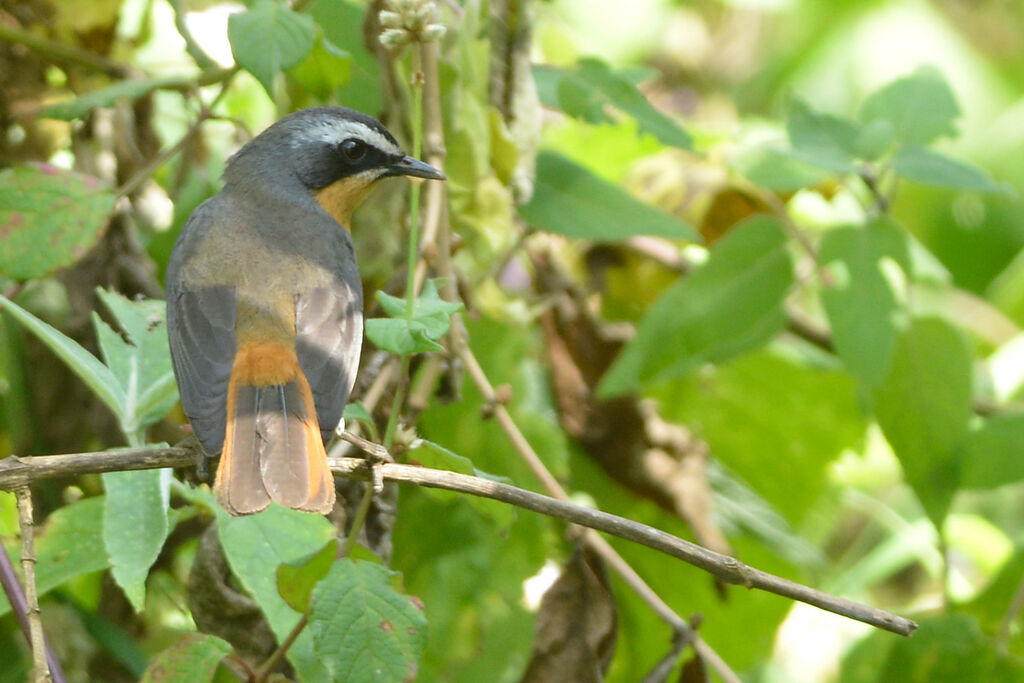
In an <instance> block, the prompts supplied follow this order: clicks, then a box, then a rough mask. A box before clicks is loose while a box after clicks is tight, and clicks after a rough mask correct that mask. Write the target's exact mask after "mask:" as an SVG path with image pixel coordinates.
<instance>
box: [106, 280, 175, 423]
mask: <svg viewBox="0 0 1024 683" xmlns="http://www.w3.org/2000/svg"><path fill="white" fill-rule="evenodd" d="M96 294H97V296H98V297H99V298H100V300H101V301H102V302H103V304H104V305H105V306H106V307H107V308H108V309H109V310H110V312H111V313H112V314H113V315H114V318H115V319H116V320H117V323H118V326H119V327H120V329H121V331H122V332H123V336H122V335H121V334H118V333H117V332H115V331H114V330H112V329H111V328H110V327H109V326H108V325H107V324H106V323H105V322H103V321H102V320H101V319H100V317H99V316H98V315H97V314H96V313H93V325H94V326H95V328H96V336H97V338H98V339H99V343H100V350H101V351H102V352H103V358H104V360H105V361H106V364H107V366H108V367H109V368H110V369H111V371H112V372H113V373H114V376H115V377H116V378H117V380H118V382H119V383H120V385H121V390H122V392H123V393H124V396H125V402H124V406H125V407H124V412H123V414H122V416H121V424H122V428H123V430H124V432H125V434H126V435H135V434H136V433H137V432H138V431H139V430H141V429H142V428H144V427H146V426H148V425H150V424H153V423H154V422H156V421H158V420H160V419H161V418H163V416H164V415H166V414H167V412H168V411H170V410H171V408H173V407H174V404H175V403H176V402H177V400H178V388H177V384H176V383H175V381H174V370H173V368H172V367H171V356H170V353H169V351H168V346H167V327H166V324H165V316H166V306H165V304H164V302H163V301H159V300H156V299H149V300H146V301H129V300H128V299H126V298H125V297H123V296H122V295H120V294H118V293H117V292H110V291H107V290H104V289H102V288H97V289H96ZM131 438H132V436H129V439H131Z"/></svg>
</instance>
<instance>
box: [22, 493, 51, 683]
mask: <svg viewBox="0 0 1024 683" xmlns="http://www.w3.org/2000/svg"><path fill="white" fill-rule="evenodd" d="M14 495H15V496H17V498H18V524H19V526H20V527H21V573H22V575H23V576H24V577H25V603H26V607H27V610H26V611H27V613H28V632H29V642H30V644H31V645H32V679H33V680H34V681H35V683H46V682H47V681H49V680H51V679H50V667H49V665H48V663H47V661H46V641H45V637H44V635H43V619H42V614H41V613H40V611H39V595H38V594H37V593H36V550H35V542H34V539H35V528H34V525H33V522H32V494H31V493H30V492H29V488H28V486H20V487H18V488H17V489H16V490H15V491H14Z"/></svg>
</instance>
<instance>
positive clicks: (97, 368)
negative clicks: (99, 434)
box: [0, 296, 125, 418]
mask: <svg viewBox="0 0 1024 683" xmlns="http://www.w3.org/2000/svg"><path fill="white" fill-rule="evenodd" d="M0 302H3V306H4V310H6V311H7V312H8V313H9V314H10V315H11V316H12V317H13V318H15V319H16V320H17V321H18V322H20V323H21V324H22V325H24V326H25V327H26V328H27V329H28V330H29V331H30V332H31V333H32V334H34V335H36V336H37V337H39V340H40V341H42V342H43V344H45V345H46V346H47V347H49V349H50V350H51V351H53V352H54V353H55V354H56V355H57V357H58V358H60V359H61V360H62V361H64V362H65V363H66V364H67V366H68V367H69V368H71V370H72V371H73V372H74V373H75V374H76V375H78V376H79V377H80V378H81V380H82V381H83V382H85V383H86V385H87V386H88V387H89V388H90V389H91V390H92V392H93V393H94V394H95V395H96V396H97V397H98V398H99V399H100V400H101V401H103V403H104V404H105V405H106V406H107V407H108V408H110V410H111V412H113V413H114V414H115V415H117V416H118V417H119V418H120V417H121V416H122V415H123V414H124V404H125V396H124V391H123V390H122V389H121V384H120V383H119V382H118V381H117V378H116V377H115V376H114V373H112V372H111V371H110V368H108V367H107V366H106V365H104V364H103V363H101V362H99V360H97V359H96V357H95V356H93V355H92V354H91V353H89V352H88V351H86V350H85V349H83V348H82V347H81V346H79V345H78V342H76V341H75V340H74V339H71V338H70V337H68V336H67V335H65V334H63V333H62V332H60V331H59V330H57V329H56V328H54V327H53V326H51V325H48V324H47V323H45V322H43V321H42V320H40V319H39V318H37V317H35V316H34V315H32V314H31V313H29V312H28V311H26V310H25V309H24V308H22V307H20V306H18V305H17V304H15V303H14V302H13V301H11V300H9V299H6V298H4V297H3V296H0Z"/></svg>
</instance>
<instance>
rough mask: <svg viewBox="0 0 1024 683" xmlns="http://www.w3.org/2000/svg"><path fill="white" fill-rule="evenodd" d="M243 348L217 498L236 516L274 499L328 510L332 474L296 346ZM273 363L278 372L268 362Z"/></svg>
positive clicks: (231, 387)
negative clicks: (292, 349) (265, 349)
mask: <svg viewBox="0 0 1024 683" xmlns="http://www.w3.org/2000/svg"><path fill="white" fill-rule="evenodd" d="M264 346H269V345H264ZM243 350H244V349H243ZM243 350H240V352H239V354H238V357H237V358H236V360H235V366H234V368H233V369H232V372H231V381H230V383H229V385H228V402H227V403H228V415H227V430H226V434H225V439H224V449H223V451H222V453H221V462H220V467H219V469H218V471H217V479H216V482H215V483H214V490H215V491H216V493H217V498H218V500H219V501H220V502H221V504H222V505H223V506H224V508H225V509H227V511H228V512H230V513H231V514H233V515H246V514H251V513H254V512H259V511H260V510H263V509H264V508H266V507H267V506H268V505H269V504H270V501H274V502H275V503H278V504H280V505H284V506H285V507H290V508H293V509H297V510H305V511H307V512H317V513H321V514H322V513H326V512H329V511H330V509H331V508H332V507H333V506H334V478H333V476H332V474H331V471H330V468H329V467H328V465H327V452H326V451H325V449H324V443H323V439H322V437H321V434H320V426H319V424H318V422H317V416H316V407H315V405H314V403H313V394H312V391H311V390H310V387H309V383H308V382H307V381H306V378H305V376H304V375H303V374H302V371H301V369H300V368H299V365H298V360H297V359H296V357H295V354H294V352H291V353H290V354H288V353H281V351H282V348H281V347H280V346H276V345H275V346H274V347H273V348H272V349H270V353H260V352H259V351H260V349H258V348H257V349H248V350H244V351H246V352H245V353H243ZM273 364H278V366H279V367H278V369H277V371H276V372H271V371H270V370H271V369H272V368H271V367H268V365H273ZM253 368H256V369H257V371H253V370H252V369H253ZM275 379H276V380H277V381H274V380H275ZM268 382H270V383H268Z"/></svg>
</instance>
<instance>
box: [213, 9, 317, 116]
mask: <svg viewBox="0 0 1024 683" xmlns="http://www.w3.org/2000/svg"><path fill="white" fill-rule="evenodd" d="M228 40H229V41H230V42H231V53H232V54H233V55H234V56H235V61H237V62H238V64H239V66H241V67H243V68H244V69H245V70H246V71H248V72H249V73H251V74H252V75H253V76H255V77H256V79H257V80H258V81H259V82H260V83H262V84H263V87H264V88H265V89H266V91H267V94H268V95H270V97H271V98H273V97H274V79H275V77H276V76H277V74H278V73H279V72H280V71H281V70H282V69H290V68H291V67H293V66H295V65H296V64H298V63H299V62H301V61H302V60H303V59H304V58H305V57H306V55H307V54H309V51H310V50H311V49H312V48H313V43H314V41H315V40H316V27H315V26H314V24H313V19H312V18H311V17H309V15H306V14H299V13H297V12H293V11H292V10H291V9H290V8H289V7H288V6H287V5H285V4H283V3H278V2H274V0H257V2H256V3H255V4H254V5H253V6H252V8H251V9H248V10H246V11H245V12H240V13H238V14H232V15H231V17H230V18H229V19H228Z"/></svg>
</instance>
